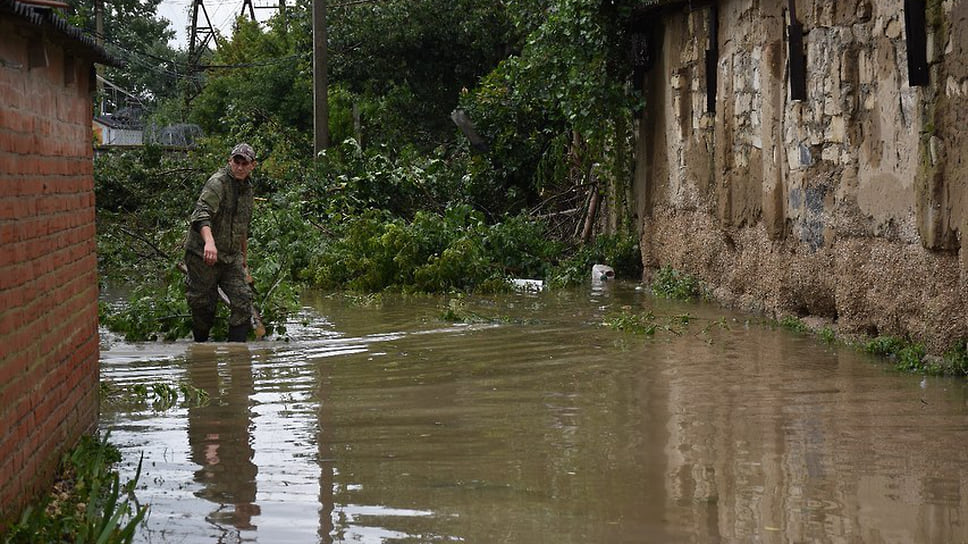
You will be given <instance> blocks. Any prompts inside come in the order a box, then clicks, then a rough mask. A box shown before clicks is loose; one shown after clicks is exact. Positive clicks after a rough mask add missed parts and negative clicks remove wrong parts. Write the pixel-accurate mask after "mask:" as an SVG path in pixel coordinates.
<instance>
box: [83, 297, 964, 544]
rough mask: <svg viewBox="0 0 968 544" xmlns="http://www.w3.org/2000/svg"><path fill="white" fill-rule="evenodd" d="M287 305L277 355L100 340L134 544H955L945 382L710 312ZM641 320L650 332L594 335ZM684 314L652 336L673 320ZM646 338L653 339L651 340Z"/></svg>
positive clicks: (502, 305)
mask: <svg viewBox="0 0 968 544" xmlns="http://www.w3.org/2000/svg"><path fill="white" fill-rule="evenodd" d="M450 300H451V297H401V296H388V295H384V296H381V297H371V298H360V299H353V298H349V297H341V296H336V297H326V296H321V295H320V296H308V297H306V298H305V299H304V301H303V303H304V304H305V309H304V311H303V313H302V314H301V315H300V316H298V317H297V318H296V319H295V320H294V321H293V323H292V325H291V327H290V331H289V332H290V336H291V340H290V341H288V342H283V341H265V342H253V343H250V344H248V345H229V344H222V343H210V344H203V345H195V344H192V343H191V342H189V341H187V340H183V341H179V342H176V343H168V344H162V343H152V344H139V345H131V344H125V343H120V342H118V343H111V342H109V341H106V342H105V345H104V346H102V353H101V362H102V365H101V378H102V380H106V381H109V382H111V383H113V384H115V385H120V386H124V385H131V384H138V383H142V384H151V383H157V382H162V383H168V384H172V385H177V384H179V383H188V384H191V385H192V386H193V387H197V388H199V389H201V390H204V391H206V392H207V393H208V395H209V399H208V402H207V403H204V404H201V405H197V406H196V405H193V404H191V403H188V404H185V403H180V404H179V405H178V406H176V407H173V408H169V409H163V410H161V409H159V410H155V409H152V407H151V406H143V405H142V406H124V405H113V404H110V403H106V402H102V406H101V412H102V416H101V429H102V430H103V431H107V430H109V431H110V432H111V441H112V442H113V443H115V444H117V445H119V446H120V447H121V448H122V452H123V455H124V462H123V467H122V468H123V474H122V477H123V478H130V477H132V476H133V475H134V471H135V467H136V465H137V463H138V460H139V458H140V457H141V456H142V455H143V456H144V457H143V472H142V475H141V479H140V484H139V489H138V492H137V496H138V499H139V500H140V501H141V502H142V503H149V504H150V505H151V510H150V513H149V517H148V521H147V526H146V527H145V528H144V529H143V530H142V531H141V532H140V535H139V537H138V541H139V542H151V543H195V542H198V543H209V542H218V543H233V542H260V543H271V544H279V543H286V544H298V543H317V542H322V543H334V542H354V543H357V542H362V543H370V544H375V543H426V542H466V543H521V544H537V543H554V544H569V543H575V544H578V543H581V544H590V543H633V542H635V543H679V542H683V543H685V542H689V543H712V542H724V543H732V542H737V543H739V542H743V543H747V542H748V543H761V542H762V543H801V542H811V543H812V542H832V543H854V542H857V543H933V542H937V543H963V542H968V447H966V444H968V387H966V383H965V381H964V380H959V379H942V378H927V379H925V378H923V377H921V376H910V375H903V374H897V373H894V372H893V371H891V370H890V365H889V363H885V362H883V361H877V360H875V359H873V358H870V357H867V356H866V355H864V354H862V353H859V352H858V351H856V350H854V349H853V348H849V347H831V346H827V345H824V344H822V343H821V342H820V341H819V340H818V339H817V338H815V337H812V336H801V335H797V334H795V333H792V332H790V331H786V330H782V329H774V328H771V327H769V326H767V325H766V324H764V323H761V322H759V321H755V320H754V321H748V319H749V318H748V316H747V317H744V316H741V315H737V314H732V313H729V312H727V311H726V310H723V309H722V308H719V307H718V306H713V305H702V304H695V303H694V304H683V303H673V302H668V301H664V300H661V299H655V298H654V297H652V296H651V295H649V294H648V293H647V292H646V291H643V290H640V289H636V286H635V285H634V284H623V283H617V284H609V285H608V288H607V289H605V290H602V291H595V290H590V289H589V288H586V289H584V290H576V291H567V292H551V293H543V294H540V295H533V294H512V295H502V296H499V297H493V298H473V297H472V298H468V299H466V300H465V301H464V304H465V306H464V307H462V308H459V313H460V314H461V315H464V316H468V317H471V318H472V319H467V320H466V321H467V322H461V323H454V322H453V321H448V320H445V319H443V317H442V316H443V314H444V312H445V311H446V310H447V309H448V307H449V304H450ZM626 306H627V307H630V308H631V310H632V311H634V312H639V313H644V312H646V311H650V310H651V311H652V312H653V313H654V315H655V316H656V322H657V323H660V324H662V325H663V326H661V327H659V329H658V330H657V331H656V333H655V335H654V336H651V337H650V336H645V335H635V334H631V333H627V332H621V331H616V330H612V329H610V328H607V327H603V326H601V322H602V320H603V319H604V318H606V317H608V316H613V315H617V314H619V313H621V312H622V311H623V310H622V309H623V307H626ZM685 314H688V315H689V316H690V318H689V320H688V321H689V323H688V324H682V322H683V321H685V319H682V318H679V319H673V317H675V316H683V315H685ZM667 324H668V325H669V327H668V328H669V329H672V330H667V328H666V327H665V325H667Z"/></svg>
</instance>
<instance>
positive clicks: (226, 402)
mask: <svg viewBox="0 0 968 544" xmlns="http://www.w3.org/2000/svg"><path fill="white" fill-rule="evenodd" d="M229 355H231V357H229ZM188 359H189V361H190V364H188V366H187V370H188V381H189V383H190V384H192V385H193V386H195V387H197V388H198V389H201V390H203V391H205V392H206V393H207V394H208V398H209V403H208V404H206V405H204V406H190V407H189V408H188V443H189V447H190V449H191V460H192V461H193V462H194V463H195V464H197V465H198V466H199V467H201V468H199V469H198V470H196V471H195V481H196V482H198V483H199V484H201V489H199V490H198V491H196V492H195V496H196V497H200V498H203V499H205V500H207V501H210V502H212V503H214V504H215V505H216V506H217V508H215V509H214V510H213V511H212V512H210V513H209V514H208V515H207V516H206V518H205V519H206V520H208V521H209V522H210V523H212V524H213V525H215V526H217V527H219V528H222V530H223V531H225V532H226V533H228V532H230V531H231V529H230V528H234V529H236V530H238V531H251V530H254V529H256V528H257V527H256V525H255V524H254V523H253V520H252V518H253V517H254V516H258V515H259V513H260V509H259V505H258V504H256V474H257V473H258V471H259V469H258V467H256V465H255V463H253V457H254V455H255V452H254V450H253V447H252V436H251V434H250V430H251V429H252V427H253V423H252V412H251V409H250V408H251V401H250V397H251V396H252V395H253V393H254V392H255V382H254V380H253V377H252V357H251V354H250V353H249V350H248V348H245V347H242V348H238V349H227V348H225V347H224V346H220V347H216V345H214V344H193V345H192V346H191V348H190V349H189V351H188ZM219 540H220V541H222V539H219Z"/></svg>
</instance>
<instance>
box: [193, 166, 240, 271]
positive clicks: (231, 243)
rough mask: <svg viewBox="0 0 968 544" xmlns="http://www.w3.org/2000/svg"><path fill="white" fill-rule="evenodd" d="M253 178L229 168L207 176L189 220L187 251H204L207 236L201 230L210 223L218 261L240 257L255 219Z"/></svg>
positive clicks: (233, 260) (230, 260)
mask: <svg viewBox="0 0 968 544" xmlns="http://www.w3.org/2000/svg"><path fill="white" fill-rule="evenodd" d="M250 180H251V178H250ZM250 180H246V181H241V182H240V181H238V180H237V179H235V178H234V177H232V172H231V170H230V169H229V168H222V169H221V170H219V171H218V172H216V173H214V174H212V177H210V178H208V181H206V182H205V186H204V187H203V188H202V194H201V195H199V197H198V201H197V202H195V211H194V212H192V216H191V219H190V220H189V221H190V223H191V227H190V228H189V229H188V239H187V240H186V241H185V250H186V251H190V252H192V253H195V254H196V255H199V256H201V255H203V253H204V250H205V240H203V239H202V235H201V234H200V232H199V231H201V229H202V227H203V226H205V225H208V226H209V227H211V228H212V235H213V236H214V237H215V248H216V249H217V250H218V262H220V263H233V262H235V260H236V259H237V258H239V256H240V255H241V252H242V245H243V244H244V243H245V241H246V239H247V237H248V236H249V222H250V221H251V220H252V206H253V200H252V183H251V181H250Z"/></svg>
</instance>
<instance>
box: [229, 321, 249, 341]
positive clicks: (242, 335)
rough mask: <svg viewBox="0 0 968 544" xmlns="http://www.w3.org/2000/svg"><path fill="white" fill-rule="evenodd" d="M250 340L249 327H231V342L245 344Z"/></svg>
mask: <svg viewBox="0 0 968 544" xmlns="http://www.w3.org/2000/svg"><path fill="white" fill-rule="evenodd" d="M248 339H249V325H248V324H247V323H246V324H244V325H232V326H230V327H229V342H245V341H246V340H248Z"/></svg>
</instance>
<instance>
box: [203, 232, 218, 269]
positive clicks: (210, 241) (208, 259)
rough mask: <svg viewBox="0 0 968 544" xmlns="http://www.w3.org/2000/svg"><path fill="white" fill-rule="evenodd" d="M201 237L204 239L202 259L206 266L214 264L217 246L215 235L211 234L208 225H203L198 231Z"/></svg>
mask: <svg viewBox="0 0 968 544" xmlns="http://www.w3.org/2000/svg"><path fill="white" fill-rule="evenodd" d="M199 232H200V233H201V235H202V239H203V240H205V249H204V250H203V251H202V259H204V260H205V264H207V265H208V266H214V265H215V263H216V262H218V248H216V247H215V237H214V236H212V228H211V227H209V226H208V225H206V226H203V227H202V228H201V230H200V231H199Z"/></svg>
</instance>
